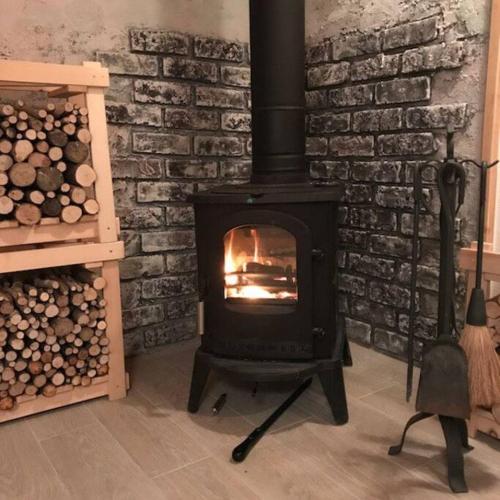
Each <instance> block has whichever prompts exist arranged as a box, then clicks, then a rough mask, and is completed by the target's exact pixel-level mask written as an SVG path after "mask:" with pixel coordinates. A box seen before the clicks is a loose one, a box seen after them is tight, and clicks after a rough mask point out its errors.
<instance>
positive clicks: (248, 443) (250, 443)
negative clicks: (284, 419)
mask: <svg viewBox="0 0 500 500" xmlns="http://www.w3.org/2000/svg"><path fill="white" fill-rule="evenodd" d="M311 382H312V378H308V379H307V380H306V381H305V382H303V383H302V384H301V385H300V386H299V387H298V388H297V389H295V391H293V393H292V394H291V395H290V396H289V397H288V398H287V399H286V400H285V402H284V403H283V404H282V405H281V406H280V407H279V408H278V409H277V410H276V411H274V413H272V414H271V415H270V416H269V417H268V418H267V419H266V420H265V421H264V422H263V423H262V424H261V425H259V427H257V428H256V429H254V430H253V431H252V432H251V434H250V435H249V436H248V437H247V438H246V439H245V440H244V441H243V442H242V443H240V444H239V445H238V446H236V448H235V449H234V450H233V454H232V457H233V460H234V461H235V462H243V460H245V458H246V457H247V456H248V454H249V453H250V451H251V450H252V448H253V447H254V446H255V445H256V444H257V443H258V442H259V441H260V440H261V438H262V437H263V436H264V434H265V433H266V432H267V431H268V430H269V428H270V427H271V426H272V425H273V424H274V423H275V422H276V420H278V419H279V418H280V417H281V415H283V413H285V411H286V410H287V409H288V408H289V407H290V406H292V404H293V403H294V402H295V401H296V400H297V399H298V397H299V396H300V395H301V394H302V393H303V392H304V391H305V390H306V389H307V388H308V387H309V386H310V385H311Z"/></svg>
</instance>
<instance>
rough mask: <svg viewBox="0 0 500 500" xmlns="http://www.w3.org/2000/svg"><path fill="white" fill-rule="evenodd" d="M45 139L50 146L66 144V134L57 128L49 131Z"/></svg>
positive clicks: (61, 146)
mask: <svg viewBox="0 0 500 500" xmlns="http://www.w3.org/2000/svg"><path fill="white" fill-rule="evenodd" d="M47 140H48V142H49V144H51V145H52V146H58V147H60V148H64V146H66V144H68V136H67V135H66V134H65V133H64V132H63V131H62V130H59V129H55V130H52V131H50V132H49V133H48V134H47Z"/></svg>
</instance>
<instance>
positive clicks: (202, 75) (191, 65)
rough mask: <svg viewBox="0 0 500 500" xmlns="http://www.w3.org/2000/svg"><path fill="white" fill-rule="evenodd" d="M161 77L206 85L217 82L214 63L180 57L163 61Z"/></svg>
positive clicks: (167, 58) (166, 58)
mask: <svg viewBox="0 0 500 500" xmlns="http://www.w3.org/2000/svg"><path fill="white" fill-rule="evenodd" d="M163 76H166V77H169V78H179V79H182V80H194V81H197V82H208V83H215V82H216V81H217V80H218V74H217V65H216V64H215V63H211V62H207V61H196V60H193V59H183V58H180V57H165V58H164V59H163Z"/></svg>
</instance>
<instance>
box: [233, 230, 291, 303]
mask: <svg viewBox="0 0 500 500" xmlns="http://www.w3.org/2000/svg"><path fill="white" fill-rule="evenodd" d="M237 232H238V229H233V230H231V231H230V232H229V234H228V235H227V236H226V238H225V241H224V244H225V245H224V246H225V251H224V274H225V296H226V298H228V297H235V298H244V299H287V298H292V299H296V298H297V294H296V293H295V294H293V293H290V292H288V291H282V290H281V291H278V290H273V289H272V288H269V287H264V286H259V285H255V284H253V283H252V281H251V280H250V279H249V278H247V277H245V276H244V275H243V274H244V273H246V272H247V264H249V263H252V262H253V263H257V264H261V265H269V266H272V265H273V261H272V260H271V259H269V258H265V257H264V252H265V249H264V248H263V245H262V241H261V235H260V234H259V230H258V229H257V228H255V227H253V228H250V238H251V241H249V239H248V238H244V240H241V239H236V234H237ZM246 234H247V235H248V233H246ZM245 240H246V241H245ZM242 246H243V248H244V249H241V247H242ZM245 250H246V251H245ZM275 280H276V281H279V282H286V281H287V277H286V276H280V277H275ZM270 290H271V291H270Z"/></svg>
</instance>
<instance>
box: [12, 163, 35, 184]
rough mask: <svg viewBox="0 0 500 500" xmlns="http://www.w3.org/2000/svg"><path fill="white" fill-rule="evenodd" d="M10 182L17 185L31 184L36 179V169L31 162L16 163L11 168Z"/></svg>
mask: <svg viewBox="0 0 500 500" xmlns="http://www.w3.org/2000/svg"><path fill="white" fill-rule="evenodd" d="M9 178H10V182H11V183H12V184H13V185H14V186H17V187H21V188H22V187H28V186H31V185H32V184H33V183H34V182H35V179H36V170H35V169H34V168H33V167H32V166H31V165H30V164H29V163H16V164H15V165H14V166H12V167H11V169H10V170H9Z"/></svg>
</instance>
